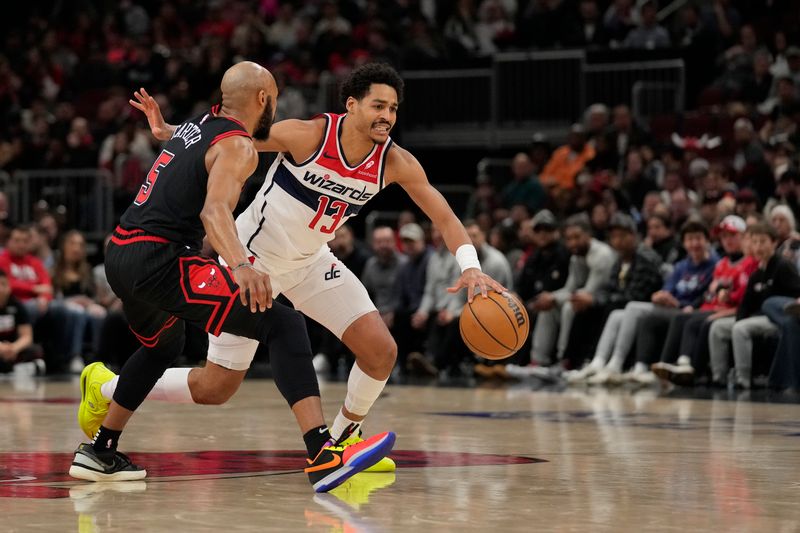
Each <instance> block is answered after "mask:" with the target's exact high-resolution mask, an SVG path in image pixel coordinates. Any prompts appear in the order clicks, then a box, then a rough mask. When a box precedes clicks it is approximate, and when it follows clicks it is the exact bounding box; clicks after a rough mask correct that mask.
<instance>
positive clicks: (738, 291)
mask: <svg viewBox="0 0 800 533" xmlns="http://www.w3.org/2000/svg"><path fill="white" fill-rule="evenodd" d="M757 268H758V260H757V259H756V258H755V257H753V256H752V255H748V256H745V257H742V258H741V259H739V260H738V261H735V262H731V260H730V257H723V258H722V259H721V260H720V261H719V262H718V263H717V266H716V267H715V268H714V279H713V281H712V282H711V286H712V287H716V289H717V290H716V292H714V293H712V294H711V295H710V296H711V297H710V298H708V297H707V298H706V301H705V302H703V305H702V306H701V307H700V309H701V310H702V311H717V310H720V309H736V308H737V307H739V304H740V303H741V302H742V298H743V297H744V291H745V289H746V288H747V280H749V279H750V274H752V273H753V272H755V271H756V269H757ZM721 289H724V290H725V292H726V294H727V296H726V299H725V301H724V302H723V301H720V290H721Z"/></svg>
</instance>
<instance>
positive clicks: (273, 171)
mask: <svg viewBox="0 0 800 533" xmlns="http://www.w3.org/2000/svg"><path fill="white" fill-rule="evenodd" d="M322 116H324V117H325V120H326V126H325V136H324V138H323V140H322V143H321V144H320V146H319V148H318V149H317V151H316V152H315V153H314V154H313V155H312V156H311V157H310V158H309V159H308V160H307V161H305V162H303V163H300V164H297V163H295V162H294V161H293V160H292V157H291V155H290V154H287V153H280V154H278V157H277V158H276V159H275V161H274V162H273V163H272V166H271V167H270V169H269V171H268V172H267V177H266V179H265V180H264V185H263V186H262V187H261V190H259V192H258V195H257V196H256V198H255V200H254V201H253V203H251V204H250V206H249V207H248V208H247V209H246V210H245V211H244V212H243V213H242V214H241V215H239V218H237V219H236V225H237V227H238V230H239V238H240V239H241V240H242V244H244V245H245V247H246V248H247V250H248V251H249V252H250V253H251V254H253V255H254V256H256V257H257V258H259V259H260V260H261V261H263V262H264V263H266V264H268V265H272V266H274V267H276V268H280V269H293V268H299V267H301V266H304V265H306V264H308V263H310V262H311V261H313V260H314V259H315V257H316V256H317V255H318V254H319V253H320V251H321V250H322V248H323V247H324V246H325V244H326V243H327V242H328V241H330V240H331V239H333V237H334V232H335V231H336V229H337V228H338V227H339V226H340V225H342V224H344V223H345V222H346V221H347V219H349V218H350V217H353V216H355V215H357V214H358V212H359V211H360V210H361V207H363V206H364V204H366V203H367V201H369V200H370V199H371V198H373V197H374V196H375V195H376V194H378V192H380V190H381V189H382V188H383V173H384V167H385V165H386V154H387V153H388V152H389V148H390V147H391V144H392V140H391V138H390V139H387V141H386V143H384V144H376V145H375V146H374V147H373V148H372V151H371V152H370V153H369V155H367V157H366V158H365V159H364V160H363V161H362V162H361V163H359V164H358V165H356V166H354V167H351V166H350V165H348V164H347V162H346V161H345V158H344V156H343V155H342V154H343V152H342V149H341V145H340V142H339V138H340V136H341V131H342V124H343V122H344V119H345V116H346V115H335V114H331V113H326V114H325V115H322ZM325 248H326V249H327V247H325Z"/></svg>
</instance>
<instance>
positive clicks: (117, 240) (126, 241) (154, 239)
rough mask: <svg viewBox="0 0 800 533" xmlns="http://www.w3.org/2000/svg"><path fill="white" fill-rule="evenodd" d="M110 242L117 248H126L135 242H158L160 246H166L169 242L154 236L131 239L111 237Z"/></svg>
mask: <svg viewBox="0 0 800 533" xmlns="http://www.w3.org/2000/svg"><path fill="white" fill-rule="evenodd" d="M111 242H113V243H114V244H116V245H117V246H126V245H128V244H134V243H137V242H158V243H161V244H166V243H168V242H169V241H168V240H167V239H165V238H163V237H156V236H154V235H142V236H141V237H133V238H131V239H120V238H118V237H117V236H116V235H114V236H112V237H111Z"/></svg>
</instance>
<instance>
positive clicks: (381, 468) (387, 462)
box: [98, 426, 397, 473]
mask: <svg viewBox="0 0 800 533" xmlns="http://www.w3.org/2000/svg"><path fill="white" fill-rule="evenodd" d="M98 427H99V426H98ZM363 440H364V439H362V438H361V430H360V429H359V430H358V431H357V432H354V433H353V434H352V435H350V436H349V437H348V438H346V439H345V440H343V441H342V442H340V443H339V444H341V445H342V446H350V445H351V444H358V443H359V442H362V441H363ZM395 470H397V465H395V464H394V461H392V460H391V459H390V458H389V457H384V458H383V459H381V460H380V461H378V462H377V463H375V464H374V465H372V466H371V467H369V468H367V469H366V470H364V472H373V473H375V472H394V471H395Z"/></svg>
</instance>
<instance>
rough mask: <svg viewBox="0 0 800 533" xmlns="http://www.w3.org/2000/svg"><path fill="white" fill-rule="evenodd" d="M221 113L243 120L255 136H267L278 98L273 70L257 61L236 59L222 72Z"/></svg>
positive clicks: (262, 137) (262, 138)
mask: <svg viewBox="0 0 800 533" xmlns="http://www.w3.org/2000/svg"><path fill="white" fill-rule="evenodd" d="M220 89H221V91H222V114H227V115H231V116H233V117H235V118H237V119H239V120H240V121H241V122H243V123H244V124H245V125H246V126H247V127H248V129H249V130H250V132H251V133H252V135H253V137H254V138H256V139H258V140H266V139H267V137H268V136H269V128H270V126H271V125H272V119H273V115H274V110H275V101H276V99H277V98H278V87H277V85H276V84H275V78H273V77H272V74H270V72H269V71H268V70H267V69H265V68H264V67H262V66H261V65H259V64H257V63H253V62H252V61H243V62H241V63H237V64H235V65H234V66H232V67H231V68H229V69H228V70H226V71H225V74H224V75H223V76H222V83H221V84H220Z"/></svg>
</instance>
